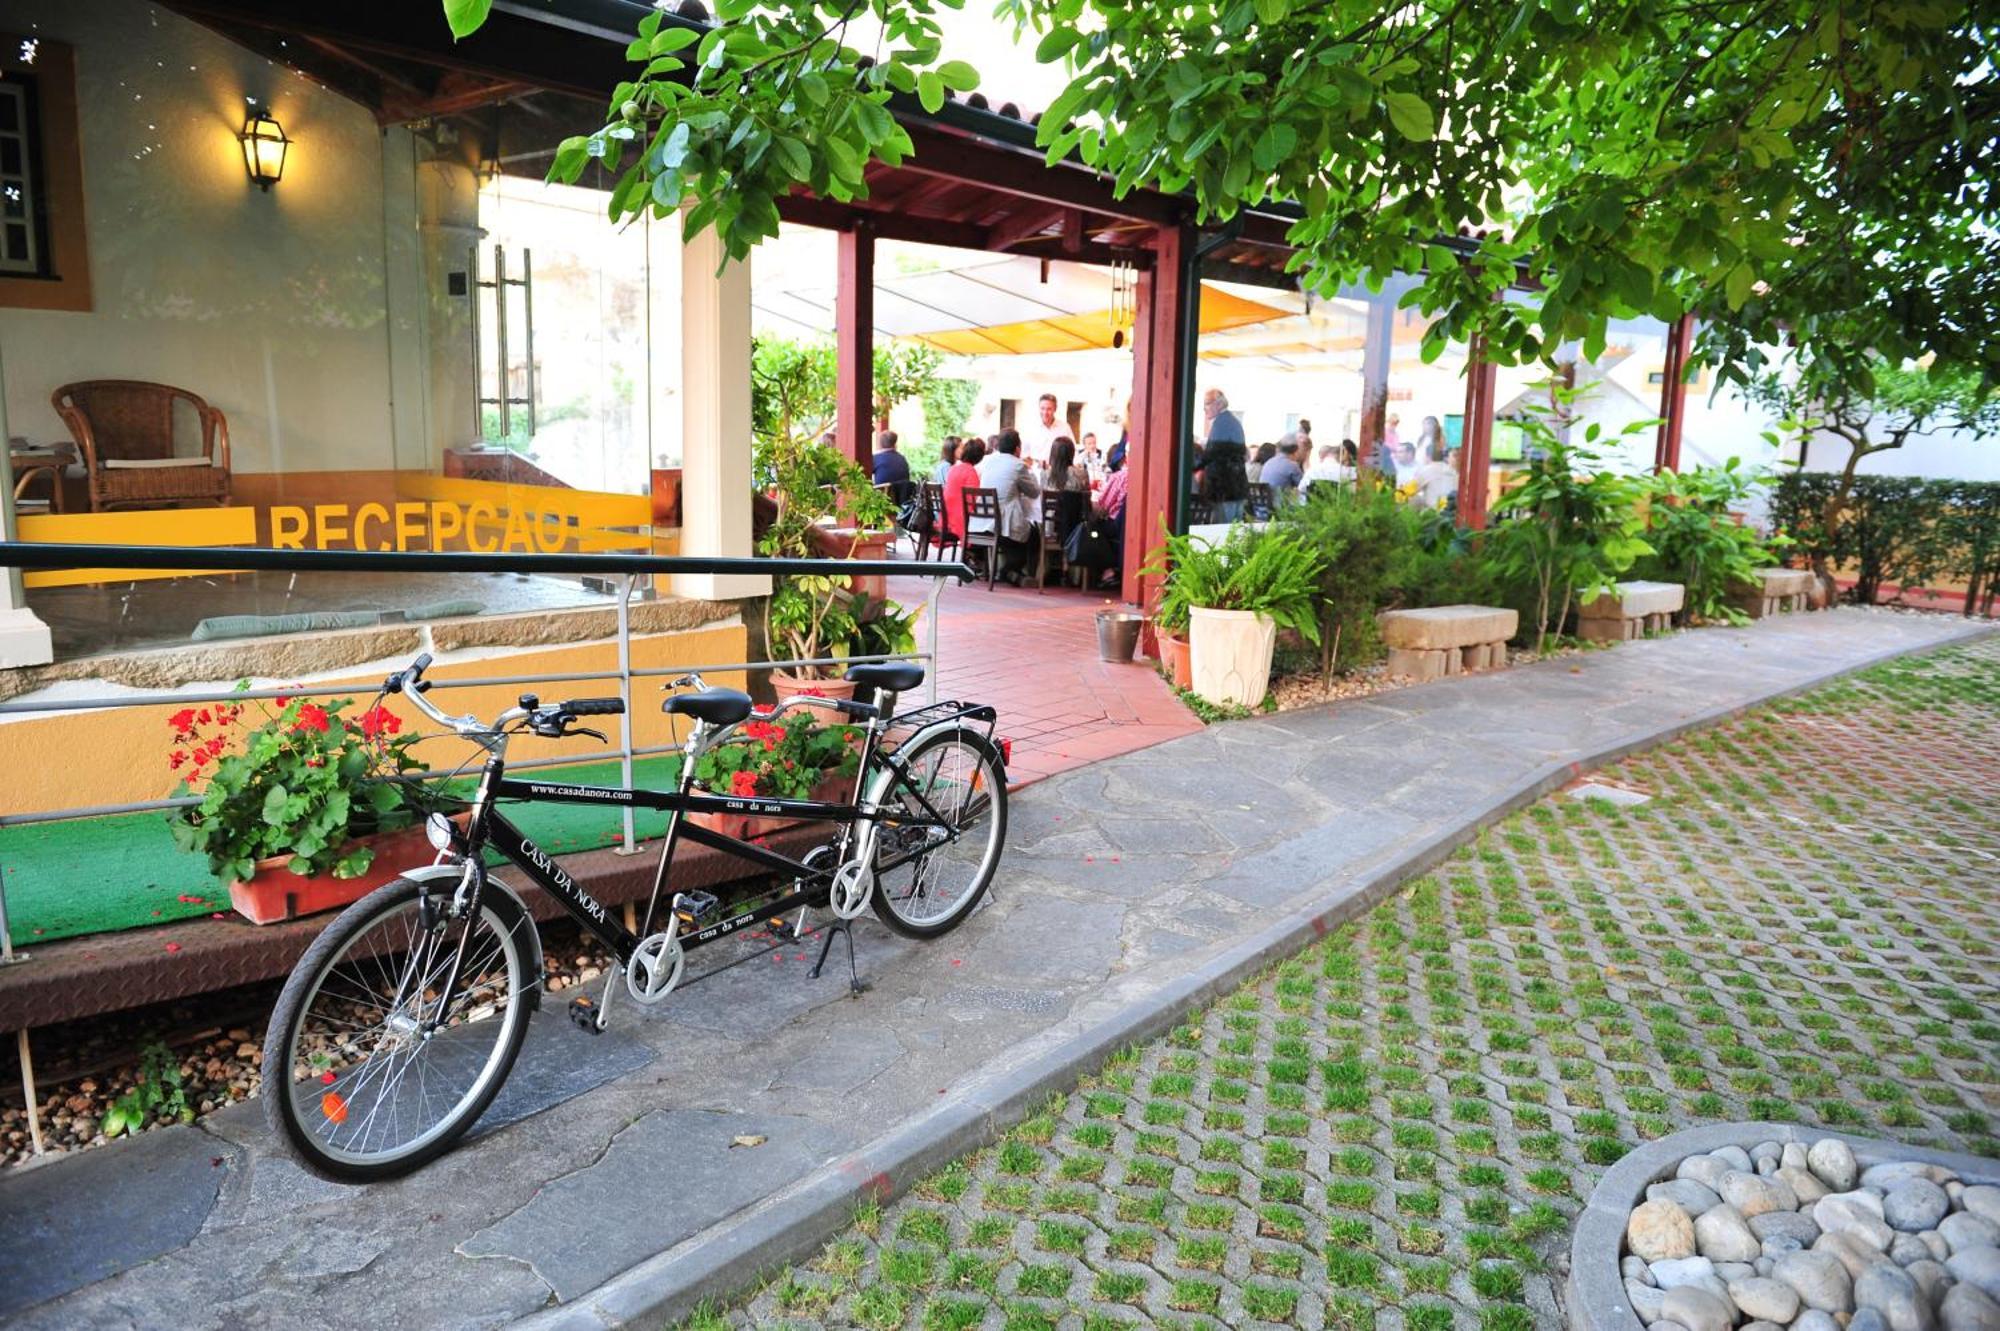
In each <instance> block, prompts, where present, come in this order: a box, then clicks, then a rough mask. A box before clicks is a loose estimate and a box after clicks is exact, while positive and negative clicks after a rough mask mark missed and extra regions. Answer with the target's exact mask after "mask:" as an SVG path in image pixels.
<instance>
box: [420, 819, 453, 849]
mask: <svg viewBox="0 0 2000 1331" xmlns="http://www.w3.org/2000/svg"><path fill="white" fill-rule="evenodd" d="M424 835H425V836H427V837H429V838H430V842H431V844H432V845H433V846H436V847H437V848H438V849H439V850H450V849H451V819H449V818H447V817H445V816H444V815H443V814H441V813H434V814H432V815H431V816H430V817H428V818H426V819H424Z"/></svg>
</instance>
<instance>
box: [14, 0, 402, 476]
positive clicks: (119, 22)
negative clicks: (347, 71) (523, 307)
mask: <svg viewBox="0 0 2000 1331" xmlns="http://www.w3.org/2000/svg"><path fill="white" fill-rule="evenodd" d="M5 21H6V26H7V27H8V28H10V29H13V30H16V31H28V32H34V33H37V34H39V35H40V36H42V37H44V38H45V39H49V40H56V41H63V42H67V43H69V44H71V45H72V46H74V47H75V48H76V64H77V109H78V115H79V121H80V130H81V136H82V153H83V176H84V197H85V212H86V218H87V235H88V241H89V254H90V269H91V285H92V290H93V293H94V302H95V309H94V310H92V311H91V312H88V313H63V312H54V311H31V310H18V309H0V339H4V344H5V347H6V358H5V359H6V383H5V385H4V391H5V392H6V394H7V418H8V423H9V426H10V428H11V429H12V431H13V433H15V434H17V435H26V436H28V437H30V438H31V439H34V440H36V441H37V442H41V441H46V440H49V439H62V438H66V437H67V434H66V432H65V431H64V430H63V427H62V425H61V422H60V420H59V419H58V418H57V417H56V415H55V412H54V410H53V409H52V408H51V406H50V404H49V394H50V393H51V392H52V391H53V390H54V389H55V388H56V387H57V386H58V385H60V384H64V383H68V382H72V381H75V380H80V379H149V380H156V381H158V382H162V383H169V384H174V385H176V386H179V387H182V388H186V389H189V390H191V391H193V392H195V393H199V394H200V395H201V396H203V397H205V398H207V399H208V401H209V402H210V403H211V404H212V405H214V406H216V407H219V408H221V410H222V411H223V412H224V413H225V414H226V415H227V416H228V418H229V427H230V435H231V438H232V440H233V443H234V448H235V459H234V465H235V469H236V470H237V471H239V472H260V471H281V470H282V471H292V472H296V471H322V470H350V469H355V470H360V469H376V468H390V467H393V466H395V465H396V449H395V432H396V427H397V425H398V423H399V422H400V423H401V425H402V427H403V428H404V430H405V431H406V432H407V431H409V430H413V429H417V428H420V423H421V419H422V405H421V402H417V403H411V402H408V401H405V402H403V403H399V404H394V405H393V406H392V393H391V373H390V365H391V342H392V335H393V339H394V343H395V352H396V355H397V356H399V357H404V358H409V357H415V356H417V355H418V354H419V348H420V345H421V338H422V335H423V334H422V327H421V323H422V320H421V300H420V298H417V297H416V293H407V294H406V293H405V292H403V291H402V290H400V289H399V290H397V291H395V292H393V293H392V291H391V290H390V282H389V279H388V274H390V273H392V272H393V273H396V274H398V275H399V276H398V277H397V279H396V280H397V282H398V283H403V282H408V281H416V280H420V270H419V267H418V265H417V263H416V259H415V246H414V236H415V226H416V214H415V209H416V199H415V190H414V186H413V184H412V183H411V180H409V179H405V177H408V176H410V175H411V173H412V172H413V170H414V153H413V145H412V143H411V141H410V138H409V136H408V134H407V133H406V132H404V131H402V130H392V131H388V132H387V133H386V134H385V133H384V132H383V131H381V130H379V129H378V128H377V127H376V125H375V122H374V119H373V117H372V116H370V115H369V113H368V112H367V111H365V110H363V109H362V108H361V107H360V106H358V105H356V104H355V103H352V102H349V101H347V100H345V99H343V98H340V97H337V96H335V95H333V94H332V93H328V92H325V91H322V90H321V89H319V88H318V87H316V86H315V85H313V84H312V83H310V82H308V81H307V80H305V79H303V78H301V77H299V76H298V75H296V74H293V73H291V72H290V71H288V70H286V69H285V68H284V67H283V66H280V65H276V64H273V63H271V62H269V61H267V60H265V59H264V58H262V57H261V56H258V55H255V54H253V53H251V52H250V51H248V50H246V49H244V48H242V47H239V46H236V45H235V44H234V43H231V42H229V41H227V40H225V39H224V38H222V37H220V36H218V35H216V34H215V33H213V32H210V31H209V30H208V29H206V28H203V27H200V26H199V25H197V24H195V23H192V22H190V21H188V20H187V19H184V18H181V17H180V16H179V15H176V14H173V13H171V12H169V11H167V10H166V9H163V8H160V7H158V6H150V5H140V4H136V3H126V2H124V0H9V3H8V5H7V7H6V20H5ZM245 97H255V98H257V99H259V101H260V102H262V103H264V104H265V105H267V106H268V107H269V108H270V109H271V111H272V113H273V114H275V115H276V116H277V118H278V119H279V121H280V122H281V123H282V124H283V126H284V128H285V132H286V133H287V134H288V135H289V136H290V137H291V138H292V139H293V140H294V142H293V144H292V148H291V151H290V156H289V158H288V160H287V162H286V167H285V176H284V179H283V180H282V181H281V182H280V183H279V184H278V185H277V186H275V187H274V188H273V189H272V190H271V191H270V192H269V193H264V192H262V191H259V190H258V189H256V188H255V187H254V186H253V185H252V184H251V183H250V180H249V177H248V176H247V175H246V173H245V171H244V168H243V155H242V150H241V148H240V146H239V145H238V143H237V139H236V134H237V132H238V130H240V129H241V128H242V124H243V119H244V99H245ZM385 165H386V175H387V178H388V179H389V181H390V182H391V184H392V185H393V186H394V187H393V188H392V189H390V190H388V191H387V192H386V196H385V189H384V181H385ZM385 197H386V206H385ZM392 305H393V307H394V308H395V309H396V310H397V311H398V318H397V320H396V326H395V327H394V328H393V329H392V327H391V321H390V319H389V315H388V310H389V309H390V308H391V307H392ZM419 365H420V362H418V361H415V360H412V361H410V364H409V365H408V366H406V368H405V371H404V373H403V374H401V375H400V376H397V386H398V387H399V388H401V390H402V392H403V394H404V397H405V398H406V399H407V398H408V397H409V396H411V395H412V394H421V392H422V390H423V383H422V378H423V376H422V374H421V372H419V371H418V370H417V368H416V367H418V366H419ZM419 451H422V450H421V446H419Z"/></svg>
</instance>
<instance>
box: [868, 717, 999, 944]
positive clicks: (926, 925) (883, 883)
mask: <svg viewBox="0 0 2000 1331" xmlns="http://www.w3.org/2000/svg"><path fill="white" fill-rule="evenodd" d="M946 747H963V748H964V749H965V750H967V751H969V752H970V753H972V754H973V755H974V756H975V757H976V759H977V770H976V773H975V775H974V777H972V778H967V779H966V784H967V786H968V788H969V789H970V792H971V793H972V794H973V795H975V796H977V795H979V794H981V793H983V794H984V796H985V803H984V805H983V806H980V808H979V809H978V810H974V811H971V812H970V813H969V816H968V817H967V819H966V821H964V822H960V823H957V824H955V825H956V826H958V827H965V826H968V825H970V823H971V821H972V820H973V818H974V817H976V816H977V813H978V812H982V811H986V810H990V813H991V818H992V826H991V828H990V830H989V831H988V833H987V837H988V844H987V846H986V848H985V849H984V850H983V851H982V852H981V855H980V861H979V865H978V868H977V871H976V874H975V877H974V879H973V881H972V882H971V883H969V884H967V885H966V886H965V887H964V888H963V889H962V890H961V891H960V892H959V893H958V894H957V896H956V897H955V898H954V900H953V901H952V902H951V903H950V904H949V905H948V906H947V907H946V908H945V909H944V910H943V911H941V912H940V913H938V914H937V915H934V916H930V917H920V916H919V915H918V914H917V913H916V912H915V911H913V910H910V909H907V908H906V907H907V905H908V902H909V900H910V896H909V895H906V896H904V897H903V898H901V900H900V902H899V899H898V896H897V894H896V892H895V891H894V890H893V889H892V885H891V884H890V883H889V882H888V881H887V876H888V873H890V872H893V871H885V870H884V869H883V868H881V867H880V866H881V865H882V862H883V861H884V860H885V859H888V858H890V857H892V856H893V855H894V854H896V853H897V852H896V850H895V848H893V847H891V846H890V845H889V844H888V843H887V841H886V840H878V843H877V846H876V861H877V865H878V869H877V882H876V885H875V894H874V906H875V914H876V916H877V917H879V918H880V919H881V921H882V923H884V924H886V925H888V926H889V928H891V929H893V930H895V931H896V932H897V933H899V934H902V935H904V936H905V937H908V938H937V937H941V936H942V935H944V934H947V933H950V932H951V931H952V930H953V929H956V928H957V927H958V926H959V925H960V924H962V923H964V921H965V917H966V916H967V915H970V914H971V913H972V908H973V907H974V906H976V905H978V904H979V899H980V898H981V897H982V896H984V895H985V894H986V893H987V892H988V891H989V890H990V889H991V888H992V886H993V875H994V873H995V872H996V871H997V870H998V869H999V867H1000V856H1001V853H1002V852H1003V851H1004V850H1005V848H1006V844H1007V769H1006V764H1005V762H1004V760H1003V759H1002V758H1001V756H1000V750H999V749H998V748H997V747H996V746H995V745H994V744H993V742H992V741H991V740H989V739H987V738H986V737H985V736H984V735H981V734H979V733H978V732H977V731H973V730H966V729H963V728H952V729H940V730H937V731H934V732H933V733H931V734H929V735H921V734H920V735H918V736H917V738H916V740H915V742H913V743H912V744H910V745H909V746H908V747H906V748H904V749H901V750H899V751H898V756H899V757H900V758H901V759H902V761H903V762H904V764H905V765H906V767H907V768H908V770H909V771H910V772H912V773H913V774H915V775H917V776H918V777H919V778H920V779H921V778H922V777H923V776H924V773H925V763H926V761H927V760H928V759H929V756H930V755H931V754H932V753H934V752H935V751H937V750H940V749H944V748H946ZM941 761H942V760H941V759H940V763H941ZM933 785H934V786H935V779H933ZM899 790H901V787H900V786H899V785H898V784H897V781H896V773H895V771H894V770H893V769H890V768H886V767H885V768H883V769H882V770H881V772H880V774H879V775H878V776H877V777H876V778H875V781H874V783H873V789H872V790H871V792H870V797H871V798H872V799H873V801H874V802H875V803H877V804H885V803H888V802H889V801H890V800H892V799H894V798H896V797H897V793H898V791H899ZM902 799H903V800H904V802H905V807H908V808H911V809H913V811H914V810H915V809H917V808H918V807H919V806H916V805H915V804H914V801H912V800H910V797H909V794H908V792H907V791H902ZM941 812H950V811H949V810H941ZM890 835H891V832H890V829H887V828H885V829H883V831H882V832H881V833H880V837H882V838H887V837H889V836H890ZM936 853H937V852H936V851H928V852H920V853H919V855H918V856H917V857H916V859H915V860H914V861H898V862H897V863H898V865H900V864H902V863H909V862H916V863H918V864H919V868H918V870H916V871H915V872H914V873H913V874H912V877H913V879H915V878H916V877H917V876H919V875H920V874H921V872H922V867H921V866H922V864H923V863H925V862H928V861H929V860H930V857H931V856H934V855H935V854H936ZM911 895H914V892H913V893H912V894H911Z"/></svg>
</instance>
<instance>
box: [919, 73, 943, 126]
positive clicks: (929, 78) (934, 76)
mask: <svg viewBox="0 0 2000 1331" xmlns="http://www.w3.org/2000/svg"><path fill="white" fill-rule="evenodd" d="M917 100H918V101H919V102H921V103H923V107H924V110H926V111H928V112H930V113H931V114H932V115H936V114H937V112H938V109H939V108H940V107H942V106H943V105H944V80H943V79H942V78H940V77H939V76H938V72H937V71H936V70H934V69H927V70H925V71H924V72H923V73H921V74H919V75H917Z"/></svg>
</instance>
